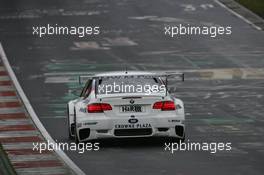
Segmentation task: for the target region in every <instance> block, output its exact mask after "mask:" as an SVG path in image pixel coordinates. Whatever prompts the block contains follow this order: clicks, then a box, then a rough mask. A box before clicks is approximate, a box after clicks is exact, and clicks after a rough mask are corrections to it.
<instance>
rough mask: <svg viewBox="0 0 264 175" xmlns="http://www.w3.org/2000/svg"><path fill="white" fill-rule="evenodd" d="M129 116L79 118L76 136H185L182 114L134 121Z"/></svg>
mask: <svg viewBox="0 0 264 175" xmlns="http://www.w3.org/2000/svg"><path fill="white" fill-rule="evenodd" d="M128 120H129V118H125V119H123V118H115V119H109V118H101V119H99V118H98V119H96V120H94V119H89V120H87V118H82V119H79V121H78V123H77V136H78V138H79V140H80V141H88V140H94V139H100V138H131V137H132V138H133V137H176V138H183V137H184V136H185V124H184V116H182V117H179V116H177V117H175V116H169V117H164V116H162V117H155V118H154V117H153V118H137V122H136V123H129V121H128Z"/></svg>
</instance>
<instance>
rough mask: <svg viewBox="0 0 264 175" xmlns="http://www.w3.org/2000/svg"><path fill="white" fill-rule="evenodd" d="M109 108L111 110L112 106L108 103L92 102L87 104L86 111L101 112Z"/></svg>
mask: <svg viewBox="0 0 264 175" xmlns="http://www.w3.org/2000/svg"><path fill="white" fill-rule="evenodd" d="M110 110H112V107H111V105H110V104H108V103H92V104H89V105H88V106H87V111H88V112H89V113H102V112H104V111H110Z"/></svg>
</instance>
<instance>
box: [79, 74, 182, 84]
mask: <svg viewBox="0 0 264 175" xmlns="http://www.w3.org/2000/svg"><path fill="white" fill-rule="evenodd" d="M126 77H131V78H165V79H166V84H167V79H168V78H176V79H179V80H181V81H184V73H179V72H161V73H146V74H131V73H127V72H126V74H124V75H104V76H98V75H95V74H88V75H80V76H79V84H82V83H83V82H87V81H88V80H92V79H98V80H100V79H103V78H126Z"/></svg>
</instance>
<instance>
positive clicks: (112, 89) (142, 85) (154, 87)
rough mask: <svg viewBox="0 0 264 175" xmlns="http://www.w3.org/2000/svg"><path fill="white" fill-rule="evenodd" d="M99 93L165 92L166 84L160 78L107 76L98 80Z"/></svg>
mask: <svg viewBox="0 0 264 175" xmlns="http://www.w3.org/2000/svg"><path fill="white" fill-rule="evenodd" d="M97 92H98V94H117V93H143V94H152V93H163V92H165V85H164V84H163V83H162V82H161V81H160V80H159V79H158V78H132V77H127V78H124V77H122V78H105V79H101V80H99V82H98V86H97Z"/></svg>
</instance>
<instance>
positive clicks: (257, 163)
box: [0, 0, 264, 175]
mask: <svg viewBox="0 0 264 175" xmlns="http://www.w3.org/2000/svg"><path fill="white" fill-rule="evenodd" d="M205 4H207V5H205ZM208 4H211V5H208ZM187 5H189V6H187ZM190 5H192V6H190ZM187 7H188V8H187ZM179 22H180V23H185V24H188V23H189V24H194V25H198V24H203V25H222V26H229V25H230V26H232V28H233V33H232V35H231V36H223V37H219V38H213V39H212V38H210V37H199V36H194V37H190V36H186V37H179V38H169V37H166V36H165V35H164V31H163V27H164V25H177V24H179ZM47 23H50V24H59V25H73V26H78V25H82V26H84V25H87V26H89V25H97V26H100V27H101V34H100V35H99V36H93V37H85V38H78V37H67V36H49V37H44V38H38V37H37V36H32V26H38V25H46V24H47ZM0 24H1V25H0V40H1V42H2V44H3V46H4V49H5V51H6V54H7V56H8V58H9V61H10V62H11V64H12V67H13V69H14V71H15V73H16V75H17V77H18V79H19V80H20V83H21V85H22V87H23V89H24V91H25V93H26V95H27V96H28V98H29V99H30V101H31V104H32V105H33V107H34V109H35V111H36V113H37V114H38V116H39V118H40V119H41V121H42V122H43V124H44V126H45V127H46V129H47V130H48V131H49V133H50V134H51V135H52V136H53V138H54V139H56V140H57V141H59V142H70V141H69V139H68V138H67V127H66V118H65V116H66V114H65V112H66V110H65V106H66V103H67V101H68V100H70V99H73V98H74V96H73V94H72V93H71V92H72V90H73V89H75V88H76V87H77V86H78V85H77V83H76V80H77V79H76V76H75V75H77V74H78V73H79V72H98V71H110V70H123V69H124V67H126V66H127V67H128V69H130V70H184V71H190V70H192V71H194V73H187V74H186V76H187V77H186V82H184V83H177V82H173V85H176V86H177V87H178V88H177V89H176V91H174V92H175V94H176V96H178V97H179V98H182V99H183V100H184V102H185V108H186V123H187V139H189V140H190V141H191V142H231V143H232V151H230V152H217V153H215V154H211V153H209V152H193V151H191V152H176V153H174V154H170V153H169V152H165V151H164V140H159V139H148V140H141V139H137V140H124V141H122V140H106V141H102V142H101V149H100V151H97V152H85V153H84V154H78V153H76V152H67V154H68V155H69V157H70V158H71V159H72V160H73V161H74V162H75V163H76V164H77V165H78V166H79V167H80V168H81V169H82V170H83V171H85V172H86V173H87V174H93V175H97V174H120V175H123V174H151V175H154V174H179V175H189V174H201V175H205V174H208V175H210V174H232V175H242V174H252V175H262V174H263V173H264V169H263V162H264V157H263V156H264V139H263V134H264V123H263V122H264V109H263V107H264V81H263V79H264V77H263V69H264V59H263V58H264V50H263V46H264V33H263V32H262V31H257V30H256V29H254V28H252V27H251V26H249V25H248V24H246V23H245V22H244V21H242V20H240V19H238V18H237V17H235V16H233V15H231V14H230V13H229V12H228V11H226V10H225V9H223V8H221V7H219V6H218V5H217V4H216V3H214V2H213V1H210V0H186V1H183V0H182V1H180V0H177V1H173V0H152V1H147V0H142V1H135V0H111V1H108V0H78V1H70V0H56V1H41V0H38V1H36V0H27V1H19V0H17V1H15V0H13V1H6V2H3V1H1V2H0ZM238 68H239V69H238ZM203 70H206V72H203ZM248 70H250V73H249V74H250V75H249V76H242V75H247V73H248ZM214 71H215V72H214ZM202 72H203V73H202ZM212 72H214V74H213V73H212ZM209 79H210V80H209Z"/></svg>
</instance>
